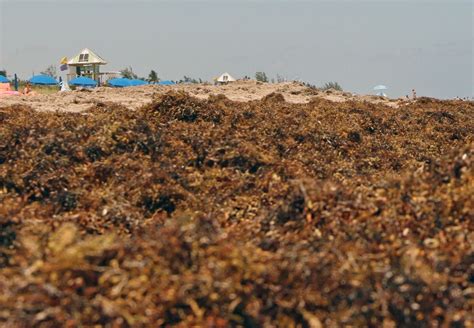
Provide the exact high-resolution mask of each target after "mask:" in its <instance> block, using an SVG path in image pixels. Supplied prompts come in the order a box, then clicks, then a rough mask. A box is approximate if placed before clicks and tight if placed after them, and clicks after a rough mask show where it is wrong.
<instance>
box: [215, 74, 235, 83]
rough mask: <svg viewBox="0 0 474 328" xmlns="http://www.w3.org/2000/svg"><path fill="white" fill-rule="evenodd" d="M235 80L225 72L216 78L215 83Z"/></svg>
mask: <svg viewBox="0 0 474 328" xmlns="http://www.w3.org/2000/svg"><path fill="white" fill-rule="evenodd" d="M235 81H236V80H235V79H234V78H233V77H232V76H231V75H230V74H229V73H227V72H225V73H224V74H222V75H221V76H219V77H218V78H217V82H235Z"/></svg>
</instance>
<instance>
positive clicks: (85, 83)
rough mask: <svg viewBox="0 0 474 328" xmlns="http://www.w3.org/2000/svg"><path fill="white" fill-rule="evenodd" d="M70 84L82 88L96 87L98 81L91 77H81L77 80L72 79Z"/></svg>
mask: <svg viewBox="0 0 474 328" xmlns="http://www.w3.org/2000/svg"><path fill="white" fill-rule="evenodd" d="M69 84H72V85H77V86H81V87H95V86H96V85H97V81H95V80H93V79H91V78H89V77H85V76H80V77H76V78H75V79H72V80H71V81H69Z"/></svg>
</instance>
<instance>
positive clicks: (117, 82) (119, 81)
mask: <svg viewBox="0 0 474 328" xmlns="http://www.w3.org/2000/svg"><path fill="white" fill-rule="evenodd" d="M107 84H108V85H110V86H112V87H116V88H123V87H129V86H131V85H132V81H131V80H130V79H126V78H123V77H122V78H116V79H111V80H108V81H107Z"/></svg>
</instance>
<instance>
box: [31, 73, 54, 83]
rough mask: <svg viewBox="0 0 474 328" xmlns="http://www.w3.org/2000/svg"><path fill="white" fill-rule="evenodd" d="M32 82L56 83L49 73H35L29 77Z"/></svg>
mask: <svg viewBox="0 0 474 328" xmlns="http://www.w3.org/2000/svg"><path fill="white" fill-rule="evenodd" d="M30 82H31V83H32V84H43V85H55V84H58V81H56V80H55V79H54V78H52V77H51V76H49V75H35V76H33V77H32V78H31V79H30Z"/></svg>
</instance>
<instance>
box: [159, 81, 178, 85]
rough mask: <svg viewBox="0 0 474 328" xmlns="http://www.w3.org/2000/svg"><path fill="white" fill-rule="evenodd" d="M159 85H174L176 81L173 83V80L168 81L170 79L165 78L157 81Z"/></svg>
mask: <svg viewBox="0 0 474 328" xmlns="http://www.w3.org/2000/svg"><path fill="white" fill-rule="evenodd" d="M158 84H159V85H174V84H176V83H174V82H173V81H170V80H165V81H160V82H158Z"/></svg>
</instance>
